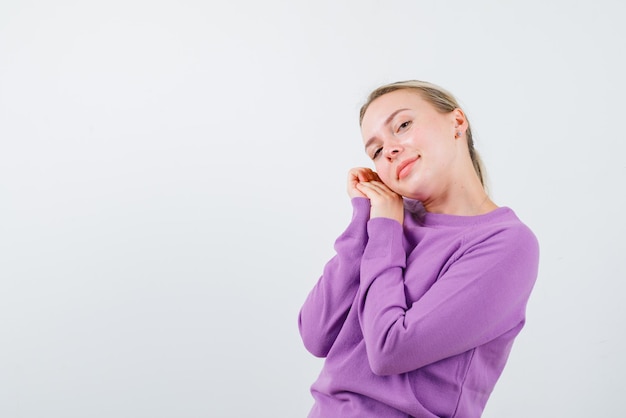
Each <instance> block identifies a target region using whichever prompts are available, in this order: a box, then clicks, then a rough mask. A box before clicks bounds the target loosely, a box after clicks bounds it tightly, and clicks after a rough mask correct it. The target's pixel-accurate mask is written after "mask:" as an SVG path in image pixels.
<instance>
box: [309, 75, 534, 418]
mask: <svg viewBox="0 0 626 418" xmlns="http://www.w3.org/2000/svg"><path fill="white" fill-rule="evenodd" d="M360 119H361V120H360V123H361V132H362V135H363V141H364V144H365V151H366V153H367V154H368V156H369V157H370V158H371V159H372V161H373V164H374V166H375V168H376V171H372V170H371V169H369V168H354V169H352V170H350V172H349V174H348V195H349V196H350V197H351V198H352V205H353V210H354V212H353V217H352V221H351V222H350V224H349V226H348V228H347V229H346V230H345V232H344V233H343V234H342V235H341V236H340V237H339V238H338V239H337V241H336V242H335V250H336V255H335V256H334V257H333V258H332V259H331V260H330V261H329V262H328V263H327V264H326V266H325V267H324V270H323V274H322V276H321V278H320V279H319V281H318V282H317V284H316V285H315V287H314V288H313V289H312V290H311V292H310V294H309V295H308V297H307V299H306V301H305V303H304V305H303V306H302V309H301V312H300V316H299V328H300V333H301V335H302V339H303V342H304V345H305V347H306V348H307V349H308V350H309V351H310V352H311V353H312V354H313V355H315V356H318V357H325V358H326V360H325V362H324V366H323V369H322V371H321V373H320V376H319V378H318V379H317V381H316V382H315V383H314V384H313V386H312V387H311V393H312V395H313V398H314V400H315V403H314V405H313V408H312V409H311V412H310V414H309V417H321V418H333V417H341V418H348V417H358V418H367V417H377V418H387V417H404V418H407V417H419V418H426V417H429V418H430V417H433V418H434V417H458V418H471V417H479V416H480V415H481V414H482V411H483V409H484V407H485V404H486V402H487V399H488V397H489V395H490V393H491V391H492V390H493V388H494V385H495V384H496V381H497V380H498V377H499V376H500V374H501V372H502V370H503V368H504V365H505V363H506V360H507V357H508V355H509V352H510V350H511V346H512V344H513V341H514V339H515V337H516V336H517V335H518V333H519V332H520V330H521V329H522V327H523V326H524V321H525V310H526V303H527V301H528V298H529V296H530V293H531V290H532V288H533V285H534V283H535V280H536V277H537V268H538V258H539V248H538V243H537V240H536V238H535V236H534V234H533V233H532V232H531V230H530V229H529V228H528V227H527V226H525V225H524V224H523V223H522V222H521V221H520V220H519V219H518V218H517V216H516V215H515V214H514V212H513V211H512V210H511V209H510V208H507V207H498V206H497V205H496V204H495V203H494V202H493V201H492V200H491V199H490V198H489V196H488V195H487V193H486V192H485V188H484V185H483V179H482V170H481V164H480V161H479V159H478V156H477V154H476V152H475V151H474V145H473V140H472V133H471V130H470V125H469V121H468V119H467V117H466V116H465V114H464V112H463V111H462V110H461V109H460V108H459V105H458V103H457V101H456V100H455V99H454V97H453V96H452V95H451V94H450V93H448V92H447V91H445V90H444V89H442V88H440V87H438V86H435V85H433V84H431V83H427V82H422V81H406V82H399V83H393V84H390V85H386V86H382V87H380V88H378V89H376V90H374V91H373V92H372V93H371V94H370V96H369V98H368V100H367V102H366V103H365V105H364V106H363V107H362V108H361V114H360Z"/></svg>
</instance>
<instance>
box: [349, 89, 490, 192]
mask: <svg viewBox="0 0 626 418" xmlns="http://www.w3.org/2000/svg"><path fill="white" fill-rule="evenodd" d="M396 90H415V91H416V92H417V93H419V95H420V96H421V97H422V98H423V99H424V100H426V101H427V102H429V103H430V104H431V105H433V107H434V108H435V109H437V110H438V111H439V112H441V113H449V112H452V111H453V110H454V109H457V108H460V107H461V106H459V103H458V102H457V100H456V98H455V97H454V96H453V95H452V93H450V92H449V91H447V90H445V89H444V88H442V87H439V86H437V85H435V84H432V83H429V82H427V81H420V80H407V81H398V82H395V83H391V84H385V85H383V86H380V87H378V88H376V89H375V90H374V91H372V92H371V93H370V94H369V96H368V97H367V100H366V101H365V104H364V105H363V106H361V110H360V112H359V125H361V124H362V123H363V116H364V115H365V112H366V111H367V108H368V107H369V105H370V104H371V103H372V102H373V101H374V100H376V99H378V98H379V97H380V96H383V95H385V94H387V93H391V92H392V91H396ZM465 134H466V136H467V148H468V149H469V154H470V158H471V160H472V165H473V166H474V170H476V174H477V175H478V178H479V179H480V183H481V184H482V185H483V187H484V186H485V181H484V178H483V173H484V167H483V163H482V161H481V159H480V156H479V155H478V152H476V150H475V149H474V139H473V138H472V129H471V127H470V123H469V119H468V120H467V131H466V132H465Z"/></svg>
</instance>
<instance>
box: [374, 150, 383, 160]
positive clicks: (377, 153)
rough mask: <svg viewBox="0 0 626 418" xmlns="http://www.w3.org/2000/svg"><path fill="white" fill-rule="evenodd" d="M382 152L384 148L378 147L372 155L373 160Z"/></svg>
mask: <svg viewBox="0 0 626 418" xmlns="http://www.w3.org/2000/svg"><path fill="white" fill-rule="evenodd" d="M381 152H383V149H382V148H378V149H377V150H376V151H374V155H372V160H374V159H376V157H378V156H379V155H380V153H381Z"/></svg>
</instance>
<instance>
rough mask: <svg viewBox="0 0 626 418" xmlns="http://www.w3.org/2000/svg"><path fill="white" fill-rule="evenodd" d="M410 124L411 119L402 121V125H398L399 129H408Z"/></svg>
mask: <svg viewBox="0 0 626 418" xmlns="http://www.w3.org/2000/svg"><path fill="white" fill-rule="evenodd" d="M409 125H411V121H410V120H407V121H406V122H404V123H401V124H400V126H399V127H398V131H400V130H402V129H406V128H408V127H409Z"/></svg>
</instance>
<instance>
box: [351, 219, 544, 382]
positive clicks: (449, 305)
mask: <svg viewBox="0 0 626 418" xmlns="http://www.w3.org/2000/svg"><path fill="white" fill-rule="evenodd" d="M368 233H369V237H370V238H369V241H368V244H367V247H366V249H365V252H364V255H363V261H362V263H361V284H360V289H359V295H358V298H359V308H358V314H359V320H360V322H361V327H362V330H363V335H364V338H365V343H366V348H367V354H368V359H369V362H370V366H371V368H372V371H374V373H376V374H380V375H389V374H399V373H405V372H409V371H412V370H415V369H418V368H420V367H423V366H425V365H427V364H430V363H434V362H436V361H439V360H442V359H444V358H447V357H450V356H454V355H457V354H460V353H463V352H465V351H468V350H470V349H472V348H474V347H478V346H480V345H482V344H485V343H487V342H489V341H491V340H493V339H494V338H497V337H498V336H500V335H502V334H504V333H506V332H507V331H509V330H512V329H513V328H515V327H520V326H521V325H522V323H523V321H524V314H525V307H526V302H527V300H528V297H529V295H530V292H531V290H532V287H533V285H534V282H535V279H536V277H537V261H538V245H537V241H536V239H535V236H534V235H533V234H532V232H530V230H528V229H527V228H526V227H525V226H523V225H520V226H519V227H515V228H509V229H503V230H501V231H500V232H498V233H496V234H494V235H492V236H490V237H489V239H486V240H484V241H482V242H480V243H476V244H475V245H473V246H472V247H471V248H469V249H468V250H467V251H465V252H464V253H463V254H462V255H461V256H460V257H459V258H458V259H457V260H456V261H455V262H454V263H452V265H451V266H450V268H449V269H447V270H446V271H445V272H444V273H443V275H442V276H441V277H440V278H439V279H438V280H437V281H436V282H435V283H434V284H433V285H432V286H431V288H430V289H429V290H428V291H427V292H426V293H425V294H424V295H423V296H422V297H421V298H420V299H419V300H417V301H414V302H413V303H412V305H410V306H409V305H408V304H407V298H406V295H405V287H404V269H405V267H406V265H405V263H406V253H405V251H404V249H403V247H402V225H401V224H399V223H398V222H397V221H395V220H392V219H389V218H375V219H371V220H370V221H369V223H368Z"/></svg>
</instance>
